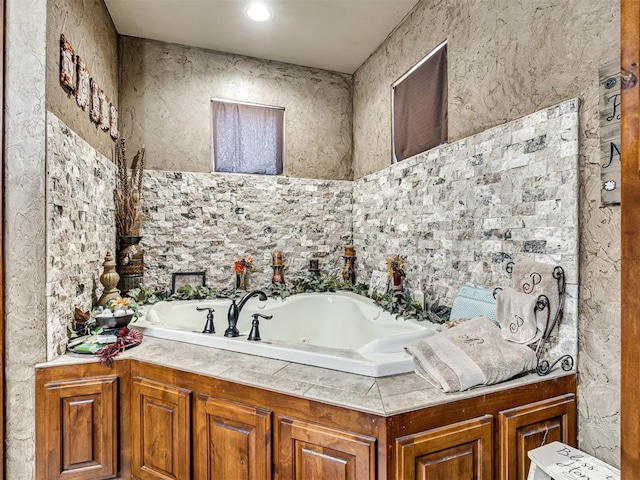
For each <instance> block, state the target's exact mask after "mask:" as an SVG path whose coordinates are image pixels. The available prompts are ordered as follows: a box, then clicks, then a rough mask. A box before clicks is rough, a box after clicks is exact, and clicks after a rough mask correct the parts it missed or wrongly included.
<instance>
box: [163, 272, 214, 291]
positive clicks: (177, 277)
mask: <svg viewBox="0 0 640 480" xmlns="http://www.w3.org/2000/svg"><path fill="white" fill-rule="evenodd" d="M206 281H207V274H206V272H174V273H172V274H171V293H176V292H177V291H178V289H179V288H180V287H184V286H186V285H189V286H191V288H195V287H204V286H205V284H206Z"/></svg>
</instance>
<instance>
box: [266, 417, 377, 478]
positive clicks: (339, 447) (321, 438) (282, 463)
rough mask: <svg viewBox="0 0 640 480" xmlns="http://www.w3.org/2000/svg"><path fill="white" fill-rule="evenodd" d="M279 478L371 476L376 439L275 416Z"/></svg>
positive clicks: (373, 469)
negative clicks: (277, 433)
mask: <svg viewBox="0 0 640 480" xmlns="http://www.w3.org/2000/svg"><path fill="white" fill-rule="evenodd" d="M278 431H279V441H278V454H279V465H278V472H279V477H278V478H280V479H281V480H312V479H318V480H319V479H323V478H330V479H332V480H375V478H376V462H375V458H376V439H375V438H373V437H370V436H367V435H359V434H356V433H351V432H347V431H344V430H339V429H336V428H331V427H326V426H322V425H317V424H314V423H312V422H308V421H304V420H298V419H293V418H288V417H279V418H278Z"/></svg>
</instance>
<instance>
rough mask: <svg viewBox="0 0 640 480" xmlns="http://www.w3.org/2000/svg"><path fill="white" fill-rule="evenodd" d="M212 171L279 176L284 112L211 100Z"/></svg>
mask: <svg viewBox="0 0 640 480" xmlns="http://www.w3.org/2000/svg"><path fill="white" fill-rule="evenodd" d="M211 105H212V112H213V164H214V169H215V171H216V172H235V173H259V174H264V175H280V174H282V164H283V161H282V157H283V145H284V142H283V136H284V109H283V108H278V107H266V106H262V105H250V104H245V103H234V102H225V101H221V100H212V101H211Z"/></svg>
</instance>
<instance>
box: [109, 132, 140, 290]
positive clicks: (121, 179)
mask: <svg viewBox="0 0 640 480" xmlns="http://www.w3.org/2000/svg"><path fill="white" fill-rule="evenodd" d="M144 164H145V147H144V146H143V147H142V149H140V150H138V152H137V153H136V154H135V156H134V157H133V161H132V162H131V166H129V162H128V161H127V147H126V144H125V140H124V138H121V139H120V140H118V142H117V143H116V166H117V168H118V172H117V176H116V188H115V190H114V191H113V198H114V201H115V209H116V212H115V213H116V229H117V231H118V239H119V242H118V244H119V248H118V274H120V290H121V291H122V293H127V292H128V291H129V290H131V289H133V288H137V287H138V286H139V285H140V284H141V283H142V279H143V275H144V256H143V253H142V248H141V247H140V240H141V238H142V237H141V236H140V230H141V228H142V175H143V172H144Z"/></svg>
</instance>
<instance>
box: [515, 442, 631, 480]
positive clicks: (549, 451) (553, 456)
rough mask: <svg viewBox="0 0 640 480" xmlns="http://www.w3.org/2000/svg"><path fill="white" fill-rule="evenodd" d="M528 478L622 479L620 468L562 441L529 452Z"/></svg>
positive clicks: (536, 479)
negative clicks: (529, 468) (529, 467)
mask: <svg viewBox="0 0 640 480" xmlns="http://www.w3.org/2000/svg"><path fill="white" fill-rule="evenodd" d="M529 458H530V459H531V470H529V476H528V477H527V480H547V479H551V478H552V479H555V480H578V479H580V480H620V470H618V469H617V468H614V467H612V466H610V465H607V464H606V463H604V462H603V461H601V460H598V459H597V458H595V457H592V456H591V455H589V454H588V453H585V452H581V451H580V450H577V449H575V448H573V447H570V446H568V445H565V444H564V443H560V442H553V443H550V444H549V445H545V446H544V447H540V448H536V449H535V450H531V451H530V452H529Z"/></svg>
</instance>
